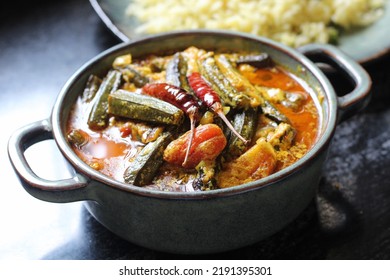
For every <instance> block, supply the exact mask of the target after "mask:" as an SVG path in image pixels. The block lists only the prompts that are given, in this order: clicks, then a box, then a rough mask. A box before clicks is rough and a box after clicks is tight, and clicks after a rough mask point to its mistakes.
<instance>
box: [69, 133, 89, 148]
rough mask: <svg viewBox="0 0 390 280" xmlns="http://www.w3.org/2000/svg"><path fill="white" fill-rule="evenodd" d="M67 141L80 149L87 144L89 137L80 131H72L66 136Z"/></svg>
mask: <svg viewBox="0 0 390 280" xmlns="http://www.w3.org/2000/svg"><path fill="white" fill-rule="evenodd" d="M67 138H68V141H69V142H70V143H71V144H72V145H74V146H76V147H77V148H81V147H82V146H84V145H86V144H87V143H88V142H89V135H88V134H87V133H86V132H85V131H83V130H81V129H72V130H71V131H70V132H69V133H68V135H67Z"/></svg>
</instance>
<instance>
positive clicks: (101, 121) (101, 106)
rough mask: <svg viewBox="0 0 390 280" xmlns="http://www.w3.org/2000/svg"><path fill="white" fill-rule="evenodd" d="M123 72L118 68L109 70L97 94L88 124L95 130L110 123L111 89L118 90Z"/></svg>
mask: <svg viewBox="0 0 390 280" xmlns="http://www.w3.org/2000/svg"><path fill="white" fill-rule="evenodd" d="M121 77H122V74H121V73H120V72H118V71H116V70H111V71H109V72H108V74H107V76H106V77H105V78H104V79H103V82H102V84H101V85H100V87H99V89H98V91H97V92H96V96H95V98H94V103H93V106H92V109H91V112H90V114H89V118H88V126H89V128H91V129H93V130H99V129H103V128H105V127H106V126H107V124H108V112H107V108H108V96H109V94H110V93H111V91H114V90H116V89H117V88H118V87H119V85H120V83H121Z"/></svg>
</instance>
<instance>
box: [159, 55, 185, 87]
mask: <svg viewBox="0 0 390 280" xmlns="http://www.w3.org/2000/svg"><path fill="white" fill-rule="evenodd" d="M187 69H188V65H187V62H186V60H185V58H184V57H183V56H182V54H181V53H180V52H177V53H175V54H174V55H173V57H172V59H171V60H170V61H169V62H168V64H167V69H166V74H165V76H166V81H167V82H168V83H170V84H172V85H174V86H177V87H181V88H183V89H185V90H186V91H187V92H191V90H190V86H189V85H188V81H187Z"/></svg>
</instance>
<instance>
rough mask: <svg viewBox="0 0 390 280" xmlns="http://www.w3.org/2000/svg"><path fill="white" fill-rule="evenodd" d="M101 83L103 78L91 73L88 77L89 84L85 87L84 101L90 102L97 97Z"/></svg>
mask: <svg viewBox="0 0 390 280" xmlns="http://www.w3.org/2000/svg"><path fill="white" fill-rule="evenodd" d="M101 83H102V80H101V79H100V78H99V77H98V76H96V75H93V74H91V75H90V76H89V77H88V80H87V84H86V86H85V88H84V91H83V95H82V99H83V101H84V102H90V101H91V100H92V99H93V98H94V97H95V95H96V93H97V91H98V90H99V87H100V85H101Z"/></svg>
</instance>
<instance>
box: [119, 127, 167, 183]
mask: <svg viewBox="0 0 390 280" xmlns="http://www.w3.org/2000/svg"><path fill="white" fill-rule="evenodd" d="M171 140H172V134H171V133H169V132H164V133H163V134H161V135H160V136H159V137H158V138H157V139H156V141H153V142H149V143H148V144H146V146H145V147H144V148H143V149H142V150H141V151H140V153H139V154H138V155H137V157H136V158H135V159H134V161H133V162H132V163H131V164H130V166H129V167H128V168H127V169H126V170H125V173H124V175H123V179H124V181H125V182H126V183H128V184H133V185H136V186H140V187H142V186H145V185H147V184H150V183H151V182H152V181H153V179H154V177H155V175H156V173H157V171H158V169H159V168H160V166H161V165H162V163H163V153H164V150H165V148H166V146H167V145H168V144H169V142H170V141H171Z"/></svg>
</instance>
